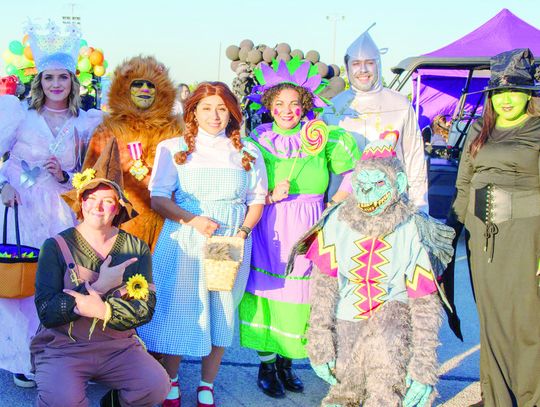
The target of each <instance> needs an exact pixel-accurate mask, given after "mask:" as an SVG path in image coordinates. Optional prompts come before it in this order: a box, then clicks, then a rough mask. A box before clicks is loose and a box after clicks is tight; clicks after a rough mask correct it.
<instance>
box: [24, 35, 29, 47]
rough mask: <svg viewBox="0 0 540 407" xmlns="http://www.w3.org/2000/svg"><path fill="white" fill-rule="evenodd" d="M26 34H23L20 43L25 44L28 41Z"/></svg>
mask: <svg viewBox="0 0 540 407" xmlns="http://www.w3.org/2000/svg"><path fill="white" fill-rule="evenodd" d="M28 38H29V37H28V34H24V37H22V44H23V45H26V44H27V43H28Z"/></svg>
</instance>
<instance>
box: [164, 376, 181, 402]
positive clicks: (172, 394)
mask: <svg viewBox="0 0 540 407" xmlns="http://www.w3.org/2000/svg"><path fill="white" fill-rule="evenodd" d="M174 382H176V383H178V375H176V377H175V378H174V379H171V383H174ZM178 397H180V388H179V387H178V386H171V391H169V394H167V400H176V399H177V398H178Z"/></svg>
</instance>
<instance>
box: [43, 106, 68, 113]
mask: <svg viewBox="0 0 540 407" xmlns="http://www.w3.org/2000/svg"><path fill="white" fill-rule="evenodd" d="M43 107H44V108H45V110H48V111H49V112H53V113H65V112H67V111H68V109H69V108H67V107H66V108H65V109H53V108H52V107H48V106H43Z"/></svg>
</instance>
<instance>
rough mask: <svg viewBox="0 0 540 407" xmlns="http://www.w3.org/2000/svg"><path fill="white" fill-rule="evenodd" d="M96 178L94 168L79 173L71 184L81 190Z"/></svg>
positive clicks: (74, 176)
mask: <svg viewBox="0 0 540 407" xmlns="http://www.w3.org/2000/svg"><path fill="white" fill-rule="evenodd" d="M95 177H96V170H94V169H93V168H87V169H86V170H84V171H83V172H78V173H76V174H74V175H73V180H72V181H71V183H72V184H73V186H74V187H75V189H81V188H82V187H84V186H85V185H86V184H87V183H88V182H89V181H90V180H92V179H94V178H95Z"/></svg>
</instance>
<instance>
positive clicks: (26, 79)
mask: <svg viewBox="0 0 540 407" xmlns="http://www.w3.org/2000/svg"><path fill="white" fill-rule="evenodd" d="M19 78H20V79H21V82H22V83H29V82H32V80H33V79H34V75H25V74H24V73H23V74H22V75H19Z"/></svg>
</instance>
